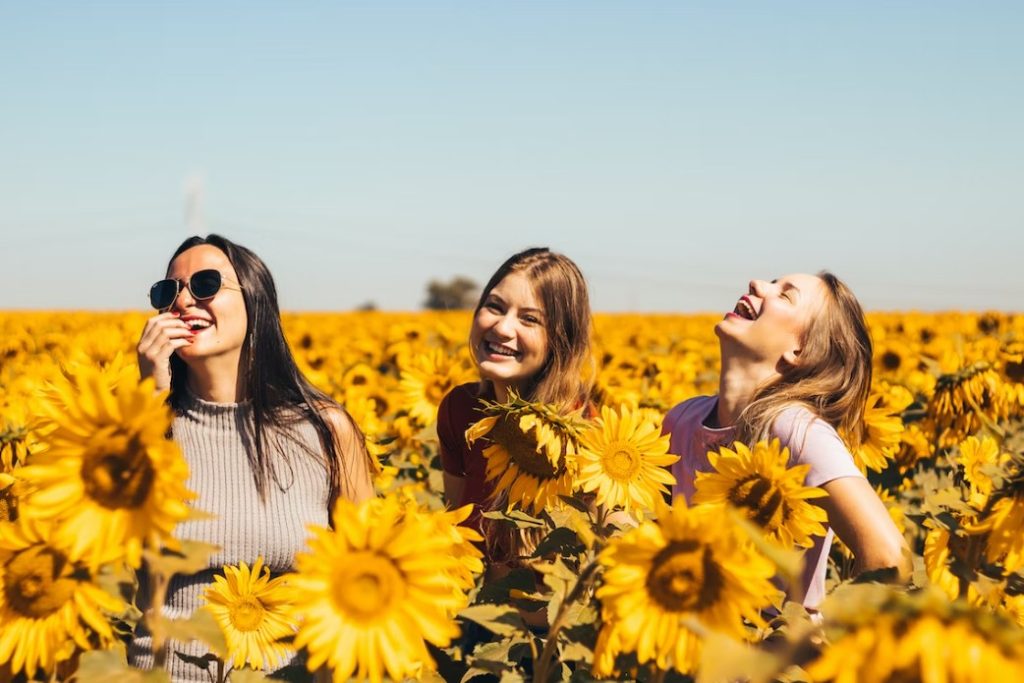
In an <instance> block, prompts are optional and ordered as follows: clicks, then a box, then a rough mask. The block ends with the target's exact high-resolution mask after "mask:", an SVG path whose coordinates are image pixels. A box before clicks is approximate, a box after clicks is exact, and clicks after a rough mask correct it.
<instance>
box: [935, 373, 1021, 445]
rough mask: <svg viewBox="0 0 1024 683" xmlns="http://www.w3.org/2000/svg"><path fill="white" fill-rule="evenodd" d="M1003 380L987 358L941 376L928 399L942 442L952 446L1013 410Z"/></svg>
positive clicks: (940, 441)
mask: <svg viewBox="0 0 1024 683" xmlns="http://www.w3.org/2000/svg"><path fill="white" fill-rule="evenodd" d="M1008 398H1009V396H1008V394H1007V392H1006V391H1005V390H1004V383H1003V380H1002V379H1001V378H1000V377H999V375H998V374H997V373H996V372H995V370H993V369H992V367H991V366H990V365H989V364H988V363H987V362H984V361H979V362H977V363H973V364H971V365H968V366H967V367H964V368H961V369H959V370H958V371H957V372H953V373H948V374H945V375H942V376H941V377H939V379H938V382H937V383H936V385H935V394H934V395H933V396H932V399H931V401H929V402H928V418H929V420H930V421H931V422H932V423H933V424H934V425H935V426H936V431H937V432H938V433H939V446H940V447H941V448H949V447H952V446H955V445H956V444H957V443H958V442H960V441H962V440H963V439H965V438H966V437H967V436H969V435H971V434H974V433H975V432H977V431H978V430H979V429H981V428H982V427H983V426H985V424H986V423H992V422H998V421H999V420H1002V419H1005V418H1006V417H1007V416H1008V415H1009V413H1010V404H1009V401H1008V400H1007V399H1008Z"/></svg>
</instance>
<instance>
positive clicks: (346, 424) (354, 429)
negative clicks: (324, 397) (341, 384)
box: [319, 403, 362, 443]
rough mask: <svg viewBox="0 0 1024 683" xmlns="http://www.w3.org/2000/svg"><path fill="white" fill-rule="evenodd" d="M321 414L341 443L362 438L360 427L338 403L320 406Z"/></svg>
mask: <svg viewBox="0 0 1024 683" xmlns="http://www.w3.org/2000/svg"><path fill="white" fill-rule="evenodd" d="M319 410H320V416H321V417H323V418H324V421H325V422H326V423H327V426H328V427H329V428H330V429H331V431H332V432H333V433H334V438H335V439H336V440H337V441H339V442H341V443H349V442H350V441H351V440H352V439H355V438H361V437H362V434H361V433H360V431H359V427H358V426H357V425H356V423H355V422H354V421H353V420H352V416H351V415H349V414H348V411H347V410H345V409H344V408H342V407H341V406H340V405H338V404H336V403H335V404H326V405H321V406H319Z"/></svg>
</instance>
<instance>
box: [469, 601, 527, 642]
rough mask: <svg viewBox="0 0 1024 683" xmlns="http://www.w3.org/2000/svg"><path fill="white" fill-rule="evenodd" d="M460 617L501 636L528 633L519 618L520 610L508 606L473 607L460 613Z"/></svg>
mask: <svg viewBox="0 0 1024 683" xmlns="http://www.w3.org/2000/svg"><path fill="white" fill-rule="evenodd" d="M459 616H460V617H462V618H463V619H469V620H470V621H473V622H476V623H477V624H480V625H481V626H483V627H484V628H486V629H488V630H490V631H494V632H495V633H497V634H498V635H500V636H510V635H512V634H514V633H521V632H524V631H526V624H524V623H523V618H522V617H521V616H519V610H517V609H516V608H514V607H509V606H508V605H473V606H471V607H467V608H466V609H464V610H462V611H461V612H459Z"/></svg>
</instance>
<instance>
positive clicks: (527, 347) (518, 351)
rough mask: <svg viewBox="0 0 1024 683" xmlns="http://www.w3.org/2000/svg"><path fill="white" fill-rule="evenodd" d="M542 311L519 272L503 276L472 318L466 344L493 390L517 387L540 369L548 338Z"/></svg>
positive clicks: (499, 390) (531, 288) (525, 279)
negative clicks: (467, 343) (493, 387)
mask: <svg viewBox="0 0 1024 683" xmlns="http://www.w3.org/2000/svg"><path fill="white" fill-rule="evenodd" d="M544 315H545V314H544V310H543V307H542V306H541V304H540V301H539V300H538V298H537V295H536V293H535V292H534V290H533V287H532V286H531V285H530V282H529V280H528V279H527V278H526V275H524V274H523V273H521V272H512V273H509V274H508V275H506V276H505V277H504V278H503V279H502V280H501V282H499V283H498V284H497V285H495V287H494V288H493V289H492V290H491V291H490V292H489V293H488V294H487V296H486V297H485V298H484V300H483V304H482V305H481V306H480V309H479V310H478V311H477V312H476V315H475V316H474V317H473V326H472V328H471V329H470V332H469V344H470V347H471V349H472V351H473V357H474V358H475V359H476V364H477V366H478V367H479V368H480V375H481V376H482V377H483V378H484V379H487V380H491V381H492V382H493V383H494V385H495V390H496V391H498V392H499V396H500V392H502V390H503V389H505V388H509V387H511V388H521V387H523V386H524V385H525V384H526V383H527V382H528V381H529V380H531V379H533V378H534V377H535V376H536V375H537V373H538V372H539V371H540V370H541V369H542V368H543V367H544V362H545V361H546V360H547V354H548V337H547V329H546V327H545V317H544Z"/></svg>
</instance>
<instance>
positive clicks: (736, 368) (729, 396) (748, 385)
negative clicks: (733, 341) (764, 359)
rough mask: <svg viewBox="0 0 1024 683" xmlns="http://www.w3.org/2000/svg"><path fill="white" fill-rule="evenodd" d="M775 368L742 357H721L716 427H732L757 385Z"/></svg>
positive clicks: (769, 375)
mask: <svg viewBox="0 0 1024 683" xmlns="http://www.w3.org/2000/svg"><path fill="white" fill-rule="evenodd" d="M773 374H775V370H774V369H772V368H765V367H764V366H763V364H761V363H750V362H744V360H742V359H735V358H733V359H727V358H725V357H724V356H723V358H722V372H721V374H720V375H719V377H718V407H717V409H716V411H715V412H716V415H717V418H718V424H717V426H718V427H732V426H734V425H735V424H736V423H737V422H738V421H739V418H740V414H741V413H742V412H743V411H744V410H745V409H746V407H747V406H748V405H750V402H751V401H753V400H754V395H755V394H756V393H757V389H758V387H761V386H763V385H764V384H765V382H766V381H768V380H769V379H770V378H771V377H772V375H773Z"/></svg>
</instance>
